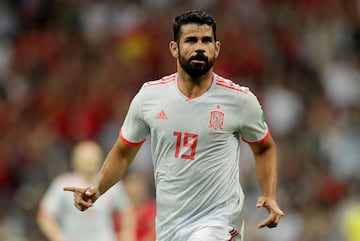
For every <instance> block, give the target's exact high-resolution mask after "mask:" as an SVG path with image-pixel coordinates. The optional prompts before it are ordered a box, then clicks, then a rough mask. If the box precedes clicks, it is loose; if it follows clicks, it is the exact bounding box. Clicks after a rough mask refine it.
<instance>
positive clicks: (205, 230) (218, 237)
mask: <svg viewBox="0 0 360 241" xmlns="http://www.w3.org/2000/svg"><path fill="white" fill-rule="evenodd" d="M235 237H236V238H239V239H238V240H241V239H240V234H239V232H238V230H236V229H234V228H232V227H229V226H221V225H217V226H205V227H201V228H199V229H197V230H196V231H195V232H194V233H193V234H192V235H191V236H190V239H189V241H233V240H234V238H235Z"/></svg>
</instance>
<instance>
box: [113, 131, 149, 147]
mask: <svg viewBox="0 0 360 241" xmlns="http://www.w3.org/2000/svg"><path fill="white" fill-rule="evenodd" d="M119 139H120V140H121V141H122V142H123V143H125V144H126V145H129V146H139V145H141V144H143V143H144V142H145V141H146V139H144V140H142V141H140V142H131V141H128V140H126V139H125V137H124V136H123V134H122V131H121V129H120V132H119Z"/></svg>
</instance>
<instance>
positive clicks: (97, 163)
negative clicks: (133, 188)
mask: <svg viewBox="0 0 360 241" xmlns="http://www.w3.org/2000/svg"><path fill="white" fill-rule="evenodd" d="M103 158H104V155H103V152H102V149H101V148H100V146H99V145H98V144H97V143H95V142H93V141H83V142H80V143H79V144H77V145H76V146H75V147H74V150H73V154H72V166H73V171H72V172H68V173H64V174H61V175H59V176H58V177H56V178H55V179H54V180H53V181H52V183H51V184H50V187H49V188H48V190H47V192H46V193H45V195H44V197H43V199H42V201H41V203H40V206H39V210H38V215H37V219H38V224H39V227H40V229H41V231H42V232H43V233H44V235H45V236H46V237H47V238H48V240H49V241H99V240H101V241H117V240H123V241H131V240H134V239H133V237H134V231H135V230H134V223H133V222H132V220H133V212H132V209H131V207H132V206H131V202H130V201H129V198H128V196H127V193H126V192H125V188H124V187H123V185H122V183H118V184H116V185H115V186H114V187H113V188H111V189H110V190H109V192H108V195H106V196H104V197H103V198H100V199H99V200H98V203H97V205H96V207H94V209H92V210H91V211H90V212H87V213H80V212H78V211H77V210H76V209H74V202H73V198H72V197H71V196H69V195H68V194H67V193H64V191H63V190H62V189H63V187H64V186H66V185H70V184H72V185H74V184H76V185H78V186H88V185H91V183H92V182H93V181H94V178H95V177H96V174H97V172H98V171H99V169H100V167H101V163H102V160H103ZM114 218H121V220H120V221H122V227H123V228H122V232H121V233H119V234H117V233H116V232H115V230H114V226H113V221H114Z"/></svg>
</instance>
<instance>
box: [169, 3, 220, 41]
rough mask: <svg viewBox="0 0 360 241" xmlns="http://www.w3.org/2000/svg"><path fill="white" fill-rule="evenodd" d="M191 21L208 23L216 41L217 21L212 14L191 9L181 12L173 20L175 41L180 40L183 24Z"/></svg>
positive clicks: (200, 23) (201, 23)
mask: <svg viewBox="0 0 360 241" xmlns="http://www.w3.org/2000/svg"><path fill="white" fill-rule="evenodd" d="M191 23H195V24H199V25H203V24H206V25H209V26H210V27H212V30H213V34H214V39H215V41H216V21H215V19H214V18H213V17H212V16H211V15H210V14H208V13H207V12H204V11H201V10H189V11H186V12H183V13H181V14H180V15H178V16H176V17H175V18H174V21H173V33H174V41H176V42H178V40H179V37H180V28H181V26H182V25H185V24H191Z"/></svg>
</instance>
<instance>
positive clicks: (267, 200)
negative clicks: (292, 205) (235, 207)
mask: <svg viewBox="0 0 360 241" xmlns="http://www.w3.org/2000/svg"><path fill="white" fill-rule="evenodd" d="M256 207H257V208H261V207H264V208H266V209H267V210H268V212H269V216H268V217H267V218H266V219H265V220H264V221H262V222H261V223H260V224H258V228H263V227H268V228H275V227H276V226H277V225H278V224H279V222H280V218H281V217H283V216H284V215H285V214H284V212H283V211H281V209H280V208H279V206H278V204H277V202H276V200H275V199H274V198H271V197H265V196H261V197H259V199H258V201H257V203H256Z"/></svg>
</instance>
